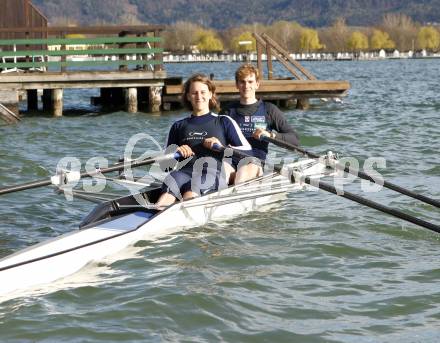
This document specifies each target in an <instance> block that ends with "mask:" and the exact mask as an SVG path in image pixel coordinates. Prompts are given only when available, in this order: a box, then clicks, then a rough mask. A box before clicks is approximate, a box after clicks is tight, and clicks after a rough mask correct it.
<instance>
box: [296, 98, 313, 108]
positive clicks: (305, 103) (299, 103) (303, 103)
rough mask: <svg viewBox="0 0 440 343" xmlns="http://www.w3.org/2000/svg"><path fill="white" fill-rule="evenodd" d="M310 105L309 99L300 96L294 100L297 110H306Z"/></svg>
mask: <svg viewBox="0 0 440 343" xmlns="http://www.w3.org/2000/svg"><path fill="white" fill-rule="evenodd" d="M309 107H310V102H309V99H307V98H302V99H297V100H296V108H297V109H298V110H307V109H308V108H309Z"/></svg>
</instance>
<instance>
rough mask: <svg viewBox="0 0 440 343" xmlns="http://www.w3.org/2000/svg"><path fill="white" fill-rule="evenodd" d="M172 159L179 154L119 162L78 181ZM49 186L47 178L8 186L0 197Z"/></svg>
mask: <svg viewBox="0 0 440 343" xmlns="http://www.w3.org/2000/svg"><path fill="white" fill-rule="evenodd" d="M172 158H175V159H178V158H180V154H179V153H175V154H167V155H161V156H158V157H153V158H149V159H146V160H140V161H139V160H134V161H130V162H120V163H116V164H114V165H113V166H111V167H108V168H104V169H99V170H96V171H94V172H83V173H81V174H80V179H82V178H86V177H93V176H94V175H98V174H106V173H111V172H114V171H119V170H124V169H125V168H128V167H131V168H136V167H141V166H144V165H148V164H153V163H154V162H156V161H162V160H167V159H172ZM51 184H52V181H51V179H50V178H49V179H42V180H36V181H32V182H27V183H22V184H17V185H12V186H8V187H4V188H0V195H3V194H7V193H13V192H18V191H24V190H27V189H32V188H38V187H44V186H50V185H51Z"/></svg>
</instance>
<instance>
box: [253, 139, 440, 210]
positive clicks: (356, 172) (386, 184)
mask: <svg viewBox="0 0 440 343" xmlns="http://www.w3.org/2000/svg"><path fill="white" fill-rule="evenodd" d="M262 139H263V140H265V141H267V142H270V143H273V144H275V145H278V146H280V147H283V148H286V149H288V150H293V151H297V152H299V153H301V154H303V155H306V156H308V157H311V158H319V155H316V154H314V153H312V152H310V151H307V150H304V149H302V148H300V147H298V146H296V145H293V144H289V143H287V142H284V141H281V140H279V139H274V138H270V137H267V136H264V137H262ZM333 167H334V168H335V169H337V170H341V171H344V172H346V173H349V174H352V175H355V176H358V177H360V178H361V179H364V180H368V181H371V182H373V183H377V184H380V185H381V186H383V187H385V188H388V189H391V190H393V191H395V192H398V193H400V194H403V195H406V196H409V197H411V198H414V199H417V200H420V201H422V202H424V203H427V204H430V205H432V206H435V207H438V208H440V201H439V200H436V199H433V198H429V197H427V196H425V195H422V194H418V193H415V192H413V191H410V190H409V189H406V188H403V187H400V186H398V185H396V184H393V183H391V182H388V181H385V180H381V181H378V180H375V179H374V178H372V177H371V176H370V175H368V174H367V173H364V172H362V171H360V170H357V169H353V168H350V167H348V166H345V165H342V164H339V163H337V162H336V163H335V164H334V165H333Z"/></svg>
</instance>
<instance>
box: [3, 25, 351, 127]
mask: <svg viewBox="0 0 440 343" xmlns="http://www.w3.org/2000/svg"><path fill="white" fill-rule="evenodd" d="M162 30H163V27H161V26H157V25H142V26H105V27H37V28H29V27H24V28H23V27H22V28H0V37H1V36H2V35H3V37H4V36H5V33H8V37H10V35H11V32H15V33H17V34H20V37H24V38H19V39H12V38H9V39H0V48H1V50H0V71H1V73H0V104H2V106H1V110H0V118H2V119H4V120H5V121H7V122H14V120H15V121H18V119H17V118H19V115H20V114H19V113H18V101H19V95H18V94H19V93H20V92H26V93H27V94H26V95H27V97H26V98H27V105H28V106H27V108H28V111H38V109H39V108H40V107H42V109H43V111H44V113H52V114H53V115H54V116H62V115H63V93H64V90H65V89H73V88H94V89H100V96H99V97H96V98H93V99H92V103H94V104H100V105H103V106H106V107H107V109H110V108H111V107H112V106H113V107H114V108H123V109H125V111H127V112H130V113H135V112H138V111H139V110H141V111H146V112H159V111H161V110H164V111H166V110H170V109H171V108H176V107H179V106H180V105H181V102H180V101H181V99H180V94H181V92H182V85H183V81H184V80H183V79H182V78H175V77H167V73H166V71H165V70H164V66H163V51H162V49H161V37H160V32H161V31H162ZM71 34H75V35H76V36H75V37H74V38H72V37H71V36H69V35H71ZM78 35H81V36H80V37H78ZM35 36H36V37H40V38H26V37H35ZM255 38H256V41H257V54H258V61H257V65H258V68H259V70H260V71H261V74H262V71H263V67H262V56H261V55H262V52H263V50H264V49H265V51H266V55H267V70H268V75H267V79H264V80H262V82H261V86H260V89H259V90H258V92H257V95H258V97H259V98H262V99H264V100H268V101H273V102H276V103H277V104H278V105H280V106H281V107H291V106H293V105H296V107H297V108H301V109H305V108H307V107H308V105H309V99H310V98H340V97H342V96H345V95H346V94H347V91H348V89H349V88H350V84H349V82H348V81H338V80H333V81H332V80H330V81H328V80H327V81H323V80H317V78H316V77H315V76H314V75H313V74H312V73H311V72H310V71H308V70H306V69H305V68H303V67H302V66H301V65H300V64H299V63H298V62H297V61H295V60H293V59H291V58H290V57H289V55H288V53H287V52H286V51H285V50H283V48H282V47H280V46H279V45H278V44H277V43H276V42H274V41H273V40H272V39H270V37H268V36H266V35H262V36H259V35H255ZM272 56H275V57H276V58H277V59H278V60H279V61H280V62H281V63H282V64H283V65H284V66H285V67H286V68H287V69H288V70H289V71H290V73H291V74H292V77H291V78H289V79H286V78H283V79H277V78H276V77H275V76H274V75H273V69H272ZM262 75H263V74H262ZM214 82H215V84H216V86H217V93H218V96H219V100H220V101H221V102H229V101H233V100H237V99H239V94H238V90H237V88H236V86H235V82H234V81H230V80H214ZM38 91H40V92H41V91H42V93H43V95H42V98H41V102H42V106H39V98H38ZM141 104H142V105H144V107H143V108H141V106H140V105H141ZM14 118H15V119H14Z"/></svg>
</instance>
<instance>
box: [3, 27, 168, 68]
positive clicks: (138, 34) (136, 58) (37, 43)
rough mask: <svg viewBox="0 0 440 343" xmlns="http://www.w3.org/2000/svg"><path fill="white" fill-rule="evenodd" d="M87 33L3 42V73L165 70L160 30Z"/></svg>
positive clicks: (102, 30) (49, 29)
mask: <svg viewBox="0 0 440 343" xmlns="http://www.w3.org/2000/svg"><path fill="white" fill-rule="evenodd" d="M88 29H89V30H87V29H85V28H81V30H80V29H76V30H75V29H74V28H70V29H69V30H67V29H64V30H63V36H64V37H62V38H24V39H2V40H0V70H1V72H2V73H5V72H19V71H47V70H48V69H50V70H51V71H63V72H64V71H66V70H67V68H71V69H76V68H77V67H89V68H88V69H89V70H90V69H98V70H101V69H102V67H107V68H110V69H111V67H113V68H115V69H119V70H128V69H129V68H130V67H131V68H132V69H136V70H151V71H158V70H162V69H163V49H162V48H161V37H159V36H158V32H159V30H155V31H153V32H148V31H145V30H144V31H141V30H139V29H137V30H133V29H130V27H124V30H122V29H119V30H118V29H117V28H112V30H104V29H103V28H99V30H98V29H96V28H95V29H94V28H88ZM1 30H2V31H4V30H5V29H1ZM16 30H17V29H15V30H14V31H16ZM50 32H57V31H54V28H46V32H45V33H46V34H50ZM71 32H74V33H76V35H75V36H79V35H81V36H84V37H75V38H72V37H69V33H71ZM77 32H81V33H80V34H78V33H77ZM83 32H84V34H83ZM116 32H117V35H115V33H116ZM87 33H91V34H92V35H93V37H85V34H87ZM109 34H112V35H109Z"/></svg>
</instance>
